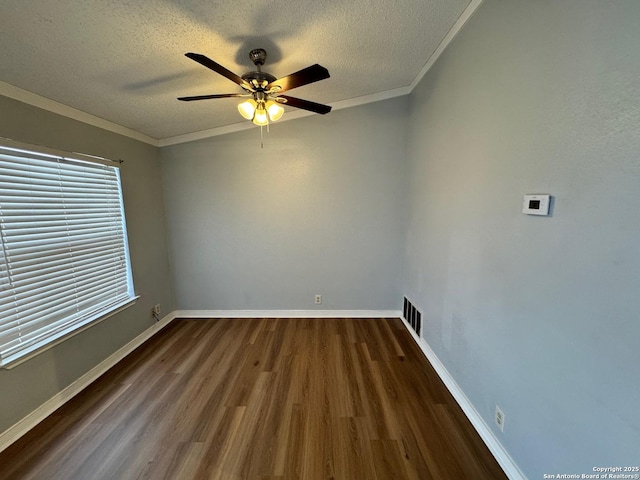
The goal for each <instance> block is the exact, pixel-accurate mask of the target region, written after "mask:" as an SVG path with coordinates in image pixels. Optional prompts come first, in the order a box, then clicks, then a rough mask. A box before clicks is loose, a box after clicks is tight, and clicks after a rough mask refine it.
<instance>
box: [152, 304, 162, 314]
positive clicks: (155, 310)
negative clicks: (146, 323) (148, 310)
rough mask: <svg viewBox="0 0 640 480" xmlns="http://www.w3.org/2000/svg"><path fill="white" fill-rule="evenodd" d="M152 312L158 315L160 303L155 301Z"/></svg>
mask: <svg viewBox="0 0 640 480" xmlns="http://www.w3.org/2000/svg"><path fill="white" fill-rule="evenodd" d="M153 313H155V314H156V315H160V304H159V303H157V304H155V305H154V306H153Z"/></svg>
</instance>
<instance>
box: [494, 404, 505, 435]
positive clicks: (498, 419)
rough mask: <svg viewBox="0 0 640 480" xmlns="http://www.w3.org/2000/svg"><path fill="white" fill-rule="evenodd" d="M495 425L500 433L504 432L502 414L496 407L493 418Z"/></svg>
mask: <svg viewBox="0 0 640 480" xmlns="http://www.w3.org/2000/svg"><path fill="white" fill-rule="evenodd" d="M495 421H496V425H497V426H498V428H499V429H500V431H501V432H504V412H503V411H502V410H500V407H499V406H497V405H496V416H495Z"/></svg>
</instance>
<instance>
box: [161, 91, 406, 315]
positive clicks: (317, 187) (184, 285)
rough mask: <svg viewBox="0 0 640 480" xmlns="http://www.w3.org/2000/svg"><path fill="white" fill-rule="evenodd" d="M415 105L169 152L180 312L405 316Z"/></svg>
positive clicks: (372, 108)
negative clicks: (410, 119)
mask: <svg viewBox="0 0 640 480" xmlns="http://www.w3.org/2000/svg"><path fill="white" fill-rule="evenodd" d="M406 100H407V99H406V97H405V98H399V99H393V100H387V101H383V102H378V103H374V104H369V105H365V106H361V107H356V108H351V109H345V110H338V111H335V112H332V113H331V114H330V115H328V116H319V115H318V116H313V117H306V118H302V119H299V120H295V121H290V122H282V123H276V124H274V125H272V127H271V133H269V134H266V133H265V140H264V149H260V131H259V129H258V128H254V129H251V130H247V131H243V132H238V133H234V134H230V135H224V136H220V137H213V138H209V139H206V140H201V141H198V142H191V143H188V144H181V145H176V146H172V147H165V148H163V149H161V158H162V172H163V177H164V191H165V195H166V204H167V224H168V228H169V239H170V245H171V252H172V265H173V271H174V280H175V285H176V303H177V307H178V308H179V309H234V310H235V309H241V310H242V309H313V308H320V309H398V307H399V305H400V302H401V296H400V288H399V287H400V271H401V263H402V253H401V252H402V243H403V242H402V229H403V225H404V221H403V216H402V215H403V214H402V212H403V210H404V209H403V205H404V199H405V193H404V183H405V168H404V167H405V164H406V159H405V143H406V141H405V121H406V110H407V104H406ZM316 293H319V294H322V295H323V303H322V305H320V306H316V305H314V295H315V294H316Z"/></svg>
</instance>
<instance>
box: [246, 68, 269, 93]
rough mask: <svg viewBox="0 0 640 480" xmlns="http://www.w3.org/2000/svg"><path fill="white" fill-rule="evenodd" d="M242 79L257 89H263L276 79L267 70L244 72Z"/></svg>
mask: <svg viewBox="0 0 640 480" xmlns="http://www.w3.org/2000/svg"><path fill="white" fill-rule="evenodd" d="M242 79H243V80H246V81H247V82H249V83H250V84H251V85H253V86H254V87H256V88H257V89H258V90H264V87H266V86H267V85H269V84H270V83H271V82H275V81H276V80H277V79H276V77H274V76H273V75H271V74H270V73H267V72H249V73H245V74H244V75H242Z"/></svg>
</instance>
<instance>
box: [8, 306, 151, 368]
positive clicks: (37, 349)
mask: <svg viewBox="0 0 640 480" xmlns="http://www.w3.org/2000/svg"><path fill="white" fill-rule="evenodd" d="M139 298H140V295H136V296H134V297H132V298H129V299H127V300H124V301H123V302H121V303H119V304H117V305H115V306H114V307H113V308H112V309H111V310H109V311H108V312H106V313H102V314H100V315H99V316H98V317H95V318H89V319H88V320H87V321H86V323H84V324H82V325H81V326H77V325H74V326H73V327H71V328H69V329H67V330H63V331H62V332H60V333H58V334H57V335H56V336H54V337H52V338H48V339H46V340H43V341H42V342H40V343H36V344H35V345H33V346H31V347H29V348H28V349H25V350H23V351H21V352H18V353H14V354H13V355H10V356H8V357H5V358H0V368H2V369H5V370H11V369H12V368H14V367H17V366H18V365H20V364H21V363H24V362H26V361H27V360H30V359H32V358H33V357H35V356H37V355H40V354H41V353H42V352H46V351H47V350H49V349H51V348H53V347H55V346H56V345H59V344H60V343H62V342H64V341H65V340H67V339H69V338H71V337H73V336H75V335H77V334H79V333H81V332H84V331H85V330H87V329H89V328H91V327H93V326H94V325H97V324H98V323H100V322H102V321H104V320H106V319H107V318H109V317H112V316H114V315H116V314H117V313H120V312H122V311H123V310H126V309H127V308H129V307H131V306H132V305H134V304H135V303H136V301H137V300H138V299H139Z"/></svg>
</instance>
